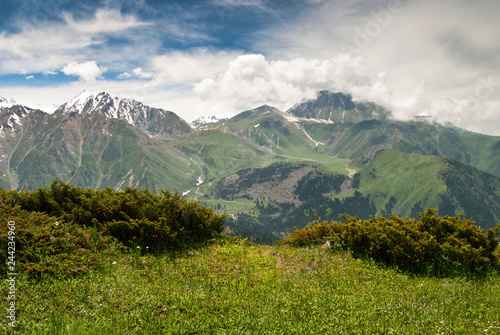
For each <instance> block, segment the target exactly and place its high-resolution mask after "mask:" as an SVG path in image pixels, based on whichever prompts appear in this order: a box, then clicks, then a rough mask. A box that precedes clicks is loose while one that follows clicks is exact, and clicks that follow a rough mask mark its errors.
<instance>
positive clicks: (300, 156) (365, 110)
mask: <svg viewBox="0 0 500 335" xmlns="http://www.w3.org/2000/svg"><path fill="white" fill-rule="evenodd" d="M2 101H4V102H5V104H4V105H2V107H1V112H0V156H1V157H0V158H1V160H0V186H1V187H3V188H6V189H16V190H23V189H26V190H34V189H36V188H38V187H45V186H48V185H50V183H51V182H52V181H53V180H54V179H55V178H59V179H61V180H62V181H64V182H68V183H71V184H73V185H75V186H80V187H88V188H93V189H95V188H105V187H107V186H110V187H112V188H115V189H123V188H125V187H133V188H147V189H150V190H152V191H156V192H159V191H160V190H162V189H169V190H172V191H175V192H179V193H181V194H184V195H185V197H187V198H189V199H196V200H199V201H200V202H201V203H202V204H205V205H207V206H211V207H213V208H215V209H216V210H217V211H221V212H222V211H225V212H227V213H228V218H227V220H228V222H227V225H228V229H229V230H230V231H231V232H232V233H233V234H238V235H242V236H245V237H248V238H249V239H251V240H254V241H257V242H272V241H274V240H275V239H277V238H279V237H282V236H283V234H285V233H286V230H287V229H290V228H291V227H293V226H297V227H303V226H304V225H305V224H306V223H307V222H309V221H314V220H315V219H316V215H318V216H319V217H321V219H333V220H337V219H338V214H349V215H357V216H359V217H360V218H368V217H369V216H370V215H383V216H388V215H389V214H390V213H394V214H397V215H401V216H408V217H416V216H417V214H418V213H419V212H422V211H424V210H425V209H426V208H427V207H432V208H438V209H439V210H440V214H442V215H448V214H449V215H455V214H458V213H460V212H462V213H464V216H465V217H466V218H470V219H473V220H476V221H477V224H478V225H480V226H481V227H482V228H489V227H492V226H495V225H496V223H498V221H500V178H499V177H500V138H499V137H494V136H487V135H482V134H477V133H472V132H468V131H465V130H463V129H459V128H456V127H451V126H450V127H448V126H443V125H441V124H438V123H433V122H430V121H425V120H423V121H422V120H418V119H416V120H413V121H398V120H395V119H393V118H392V116H391V112H390V111H388V110H386V109H385V108H383V107H382V106H379V105H376V104H375V103H373V102H366V101H353V99H352V97H351V96H350V95H347V94H343V93H333V92H328V91H321V92H318V96H317V98H316V99H311V100H306V101H303V102H302V103H299V104H297V105H295V106H293V107H292V108H291V109H290V110H288V111H286V112H282V111H280V110H278V109H276V108H274V107H272V106H267V105H264V106H261V107H258V108H256V109H253V110H249V111H245V112H242V113H240V114H238V115H236V116H234V117H232V118H230V119H227V120H217V119H216V118H208V119H207V120H208V121H207V120H205V121H203V120H201V119H200V121H199V122H198V125H194V124H190V123H188V122H186V121H184V120H183V119H181V118H180V117H178V116H177V115H176V114H175V113H173V112H170V111H165V110H163V109H157V108H151V107H148V106H145V105H143V104H142V103H140V102H137V101H134V100H131V99H120V98H116V97H112V96H110V95H109V94H107V93H105V92H96V93H91V92H87V91H85V92H83V93H82V94H81V95H80V96H78V97H76V98H75V99H73V100H71V101H69V102H67V103H65V104H63V105H61V106H59V107H58V108H57V109H56V110H55V112H54V113H53V114H48V113H46V112H43V111H41V110H39V109H32V108H30V107H28V106H25V105H15V104H14V105H12V104H11V105H9V104H8V103H7V102H8V101H11V100H10V99H6V98H2ZM213 121H216V122H213ZM209 122H211V123H209Z"/></svg>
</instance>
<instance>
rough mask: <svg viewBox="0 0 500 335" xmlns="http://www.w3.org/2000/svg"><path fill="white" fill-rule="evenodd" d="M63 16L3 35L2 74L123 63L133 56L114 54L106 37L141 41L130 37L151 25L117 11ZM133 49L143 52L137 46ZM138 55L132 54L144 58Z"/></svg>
mask: <svg viewBox="0 0 500 335" xmlns="http://www.w3.org/2000/svg"><path fill="white" fill-rule="evenodd" d="M62 16H63V18H64V22H57V21H46V22H41V23H38V22H35V23H33V20H30V19H26V20H25V21H24V22H20V23H19V26H20V27H21V30H20V31H19V32H18V33H13V34H7V33H6V32H5V31H3V32H0V53H1V57H0V73H42V72H53V71H54V70H55V69H59V68H61V67H63V66H64V65H65V64H68V63H69V62H71V61H75V60H76V61H83V60H84V59H85V58H90V57H93V58H99V59H100V60H101V61H102V60H108V59H109V60H111V61H117V62H120V61H121V62H123V61H126V60H127V59H130V58H131V57H130V55H131V53H130V52H128V51H129V50H126V51H127V52H120V51H119V50H117V49H114V50H113V52H110V50H109V48H110V47H109V46H108V45H106V44H105V43H104V41H105V37H106V35H108V34H113V35H115V36H121V37H126V38H129V39H132V40H134V39H136V40H140V37H138V36H136V35H132V34H131V33H130V32H131V30H132V29H137V28H140V27H143V26H147V25H149V23H145V22H142V21H139V20H138V19H137V18H135V17H134V16H131V15H122V14H121V13H120V12H119V11H118V10H114V9H113V10H111V9H98V10H97V11H96V12H95V14H94V16H93V17H92V18H91V19H87V20H78V21H76V20H74V19H73V17H72V16H71V15H69V14H62ZM134 41H135V40H134ZM134 43H135V42H134ZM151 46H154V45H153V44H151ZM124 48H128V46H127V47H124ZM133 49H134V50H137V49H140V48H138V45H137V44H135V45H134V46H133ZM110 54H113V55H112V56H110ZM138 54H139V53H137V52H135V53H132V55H135V56H137V57H140V56H138ZM125 55H126V57H125Z"/></svg>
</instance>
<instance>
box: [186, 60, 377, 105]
mask: <svg viewBox="0 0 500 335" xmlns="http://www.w3.org/2000/svg"><path fill="white" fill-rule="evenodd" d="M363 68H364V62H363V59H362V58H360V57H358V58H352V57H351V56H349V55H339V56H337V57H332V58H330V59H326V60H318V59H312V60H308V59H304V58H297V59H292V60H289V61H284V60H280V61H268V60H267V59H266V58H265V57H264V56H263V55H260V54H247V55H241V56H238V57H237V58H236V59H234V60H233V61H231V62H230V63H229V65H228V67H227V69H226V70H225V71H224V72H223V73H221V74H220V75H219V76H218V77H215V78H213V77H211V78H205V79H203V80H201V81H199V82H198V83H196V84H195V86H194V91H195V92H196V93H197V94H198V96H199V97H200V98H201V99H202V100H203V101H205V102H207V104H208V105H212V111H211V112H215V110H213V109H218V110H220V109H224V110H225V111H226V113H236V112H241V111H243V110H246V109H250V108H255V107H257V106H259V105H262V104H270V105H273V106H275V107H277V108H280V109H282V110H286V109H288V108H289V107H291V106H292V105H293V104H295V103H297V102H299V101H301V100H302V99H304V98H311V97H313V96H314V94H315V92H316V91H319V90H325V89H329V90H334V91H344V92H352V93H353V94H357V93H358V92H365V91H366V92H368V91H370V90H378V91H380V90H386V88H385V87H383V86H384V84H383V81H380V80H377V81H372V80H370V78H369V77H367V76H366V75H365V74H364V70H363Z"/></svg>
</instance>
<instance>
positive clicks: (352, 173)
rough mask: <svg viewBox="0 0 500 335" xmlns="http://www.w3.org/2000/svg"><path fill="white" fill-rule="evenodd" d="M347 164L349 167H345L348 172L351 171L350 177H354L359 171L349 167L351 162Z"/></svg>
mask: <svg viewBox="0 0 500 335" xmlns="http://www.w3.org/2000/svg"><path fill="white" fill-rule="evenodd" d="M346 166H347V167H346V168H345V169H346V170H347V172H348V173H349V178H352V176H354V175H355V174H356V172H357V171H356V170H353V169H349V164H346Z"/></svg>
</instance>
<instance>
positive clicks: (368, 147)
mask: <svg viewBox="0 0 500 335" xmlns="http://www.w3.org/2000/svg"><path fill="white" fill-rule="evenodd" d="M303 127H304V129H305V130H306V131H307V133H308V134H310V136H311V137H313V138H314V139H315V140H317V141H320V142H323V143H325V144H326V146H327V147H328V151H329V152H330V154H331V155H336V156H339V157H342V158H349V159H352V160H354V161H355V162H356V163H357V164H360V165H364V164H367V163H369V162H370V161H371V160H372V159H373V158H374V157H375V155H376V154H377V153H378V152H381V151H384V150H387V149H395V150H398V151H401V152H404V153H408V154H412V153H414V154H419V155H435V156H443V157H447V158H450V159H453V160H456V161H458V162H461V163H463V164H467V165H471V166H473V167H476V168H478V169H480V170H483V171H485V172H488V173H491V174H494V175H496V176H500V137H495V136H487V135H482V134H477V133H472V132H466V131H463V130H460V129H457V128H450V127H444V126H442V125H439V124H433V123H428V122H416V121H410V122H403V121H381V120H369V121H362V122H359V123H351V124H332V125H331V124H321V123H305V124H304V125H303Z"/></svg>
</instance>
